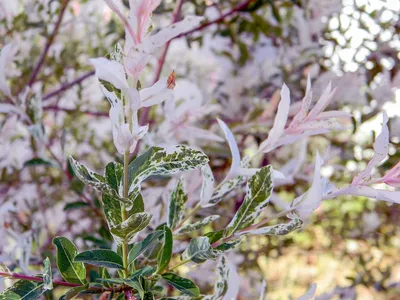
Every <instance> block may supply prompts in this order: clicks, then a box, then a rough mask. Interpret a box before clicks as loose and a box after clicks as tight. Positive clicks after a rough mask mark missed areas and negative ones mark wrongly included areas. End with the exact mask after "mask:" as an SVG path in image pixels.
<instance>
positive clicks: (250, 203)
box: [224, 166, 273, 236]
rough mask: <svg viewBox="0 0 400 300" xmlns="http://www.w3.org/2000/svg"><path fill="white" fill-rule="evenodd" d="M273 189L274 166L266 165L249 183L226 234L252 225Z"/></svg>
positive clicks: (266, 203)
mask: <svg viewBox="0 0 400 300" xmlns="http://www.w3.org/2000/svg"><path fill="white" fill-rule="evenodd" d="M272 189H273V182H272V167H271V166H265V167H263V168H261V169H260V170H259V171H258V172H257V173H256V174H255V175H254V176H252V177H251V178H250V180H249V182H248V183H247V188H246V190H247V193H246V196H245V198H244V201H243V203H242V205H241V206H240V207H239V209H238V211H237V212H236V214H235V216H234V217H233V219H232V220H231V222H230V223H229V224H228V226H227V228H226V229H225V233H224V235H225V236H230V235H232V234H234V233H235V232H237V231H238V230H240V229H243V228H246V227H248V226H250V225H252V224H253V223H254V221H255V220H256V218H257V217H258V216H259V215H260V213H261V211H262V210H263V208H265V207H266V206H267V205H268V202H269V198H270V196H271V193H272Z"/></svg>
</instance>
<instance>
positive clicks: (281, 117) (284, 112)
mask: <svg viewBox="0 0 400 300" xmlns="http://www.w3.org/2000/svg"><path fill="white" fill-rule="evenodd" d="M289 108H290V91H289V88H288V87H287V86H286V84H283V86H282V89H281V101H280V102H279V106H278V111H277V114H276V116H275V120H274V125H273V126H272V128H271V130H270V131H269V134H268V138H267V139H266V140H265V141H264V142H262V143H261V145H260V151H262V152H264V153H266V152H269V151H270V150H272V149H273V147H274V145H275V143H276V142H277V141H278V140H279V138H280V137H281V136H282V135H283V133H284V130H285V125H286V121H287V119H288V115H289Z"/></svg>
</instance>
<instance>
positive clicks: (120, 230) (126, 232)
mask: <svg viewBox="0 0 400 300" xmlns="http://www.w3.org/2000/svg"><path fill="white" fill-rule="evenodd" d="M151 217H152V215H151V214H150V213H147V212H142V213H137V214H133V215H131V216H130V217H129V218H128V219H126V220H125V221H123V222H121V223H120V224H118V225H116V226H114V227H112V228H110V231H111V233H112V234H113V236H114V238H115V240H116V242H117V243H118V244H121V243H122V241H123V240H124V239H126V240H127V241H128V243H129V244H131V243H133V241H134V239H135V235H136V233H138V232H139V231H141V230H143V229H144V228H146V227H147V226H148V225H149V223H150V220H151Z"/></svg>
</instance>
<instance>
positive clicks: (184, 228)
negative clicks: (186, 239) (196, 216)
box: [174, 215, 219, 235]
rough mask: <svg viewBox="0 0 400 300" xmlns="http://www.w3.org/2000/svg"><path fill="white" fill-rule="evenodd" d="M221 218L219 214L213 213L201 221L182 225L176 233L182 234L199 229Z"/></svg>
mask: <svg viewBox="0 0 400 300" xmlns="http://www.w3.org/2000/svg"><path fill="white" fill-rule="evenodd" d="M217 219H219V216H218V215H211V216H208V217H206V218H204V219H203V220H201V221H198V222H195V223H193V224H187V225H184V226H182V227H180V228H179V229H178V230H177V231H175V232H174V234H175V235H182V234H187V233H190V232H193V231H196V230H199V229H201V228H203V227H205V226H207V225H208V224H210V223H211V222H214V221H215V220H217Z"/></svg>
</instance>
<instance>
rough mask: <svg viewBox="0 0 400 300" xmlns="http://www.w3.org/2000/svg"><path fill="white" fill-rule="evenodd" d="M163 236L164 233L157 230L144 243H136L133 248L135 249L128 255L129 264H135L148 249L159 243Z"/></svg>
mask: <svg viewBox="0 0 400 300" xmlns="http://www.w3.org/2000/svg"><path fill="white" fill-rule="evenodd" d="M163 235H164V232H163V231H161V230H156V231H154V232H152V233H150V234H149V235H148V236H147V237H146V238H145V239H144V240H143V241H140V242H138V243H136V244H135V245H134V246H133V248H132V249H131V250H130V251H129V255H128V261H129V264H131V263H132V262H134V261H135V260H136V259H137V258H138V257H139V256H140V255H141V254H142V253H143V252H145V251H146V250H147V249H148V248H150V247H152V246H153V245H154V244H155V243H157V242H158V241H159V240H160V238H161V237H162V236H163Z"/></svg>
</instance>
